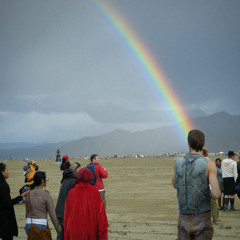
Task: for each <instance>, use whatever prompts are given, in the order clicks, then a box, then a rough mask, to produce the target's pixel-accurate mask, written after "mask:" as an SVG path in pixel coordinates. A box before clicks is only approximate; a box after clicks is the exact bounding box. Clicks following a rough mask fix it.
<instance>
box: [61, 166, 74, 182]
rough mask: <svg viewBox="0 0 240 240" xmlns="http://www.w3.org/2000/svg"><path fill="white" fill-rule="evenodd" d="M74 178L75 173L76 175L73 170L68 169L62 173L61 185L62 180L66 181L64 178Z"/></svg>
mask: <svg viewBox="0 0 240 240" xmlns="http://www.w3.org/2000/svg"><path fill="white" fill-rule="evenodd" d="M76 177H77V173H76V172H75V171H74V170H72V169H70V168H68V169H65V170H64V171H63V178H62V181H61V183H62V182H63V180H64V179H66V178H76Z"/></svg>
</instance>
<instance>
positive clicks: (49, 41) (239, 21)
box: [0, 0, 240, 143]
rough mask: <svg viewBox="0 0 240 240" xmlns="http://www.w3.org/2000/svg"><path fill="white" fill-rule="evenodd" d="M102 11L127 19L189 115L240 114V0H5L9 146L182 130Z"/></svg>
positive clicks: (0, 37)
mask: <svg viewBox="0 0 240 240" xmlns="http://www.w3.org/2000/svg"><path fill="white" fill-rule="evenodd" d="M99 6H111V8H112V9H114V11H115V12H117V14H118V15H119V16H121V18H122V19H124V22H125V23H126V25H127V26H128V29H130V31H131V32H132V33H133V34H134V35H135V36H137V39H138V40H139V41H140V42H141V43H142V45H143V46H144V48H145V49H147V51H148V53H149V54H150V56H151V58H152V59H153V60H154V62H155V63H156V65H157V67H158V69H159V71H160V72H161V73H162V74H164V76H165V81H166V82H167V84H168V85H169V86H170V87H171V91H172V94H173V95H174V96H175V97H176V99H177V100H178V101H179V103H181V105H180V106H181V108H182V109H183V110H184V112H185V113H186V114H185V117H197V116H205V115H209V114H213V113H216V112H219V111H226V112H228V113H230V114H233V115H240V108H239V106H238V104H237V103H238V102H239V89H240V81H239V76H240V44H239V43H240V14H239V12H240V1H239V0H213V1H209V0H202V1H192V0H181V1H179V0H111V1H109V0H108V1H107V0H104V1H93V0H81V1H79V0H68V1H67V0H65V1H63V0H60V1H59V0H51V1H46V0H45V1H44V0H43V1H30V0H28V1H26V0H21V1H19V0H11V1H7V0H0V43H1V44H0V61H1V62H0V86H1V87H0V123H1V124H0V143H13V142H32V143H38V142H60V141H68V140H74V139H80V138H82V137H86V136H96V135H101V134H106V133H108V132H111V131H113V130H115V129H125V130H128V131H140V130H145V129H154V128H159V127H161V126H165V125H169V124H177V125H179V122H177V121H176V119H174V118H173V112H174V111H175V110H174V107H176V106H173V105H169V104H168V103H167V102H166V99H164V97H163V92H164V89H162V91H160V90H159V89H157V87H156V85H155V84H154V83H153V80H152V79H151V77H149V76H147V75H146V73H145V72H144V69H143V67H142V66H140V65H139V63H138V61H137V57H136V55H134V53H133V52H131V51H130V49H129V48H128V46H127V44H126V42H124V41H123V39H121V36H120V35H119V34H118V33H117V29H114V27H113V26H111V24H110V22H108V21H107V19H106V16H104V14H103V11H102V10H101V8H99Z"/></svg>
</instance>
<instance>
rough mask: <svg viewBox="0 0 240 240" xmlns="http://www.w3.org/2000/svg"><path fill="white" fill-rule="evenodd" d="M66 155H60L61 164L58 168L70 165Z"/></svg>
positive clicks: (61, 168) (65, 167) (62, 168)
mask: <svg viewBox="0 0 240 240" xmlns="http://www.w3.org/2000/svg"><path fill="white" fill-rule="evenodd" d="M68 159H69V158H68V155H64V156H62V164H61V165H60V170H62V171H63V170H64V169H67V168H69V167H70V165H71V164H70V162H69V161H68Z"/></svg>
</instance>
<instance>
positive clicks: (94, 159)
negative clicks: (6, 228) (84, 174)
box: [90, 154, 108, 208]
mask: <svg viewBox="0 0 240 240" xmlns="http://www.w3.org/2000/svg"><path fill="white" fill-rule="evenodd" d="M90 160H91V163H90V165H92V164H93V165H94V166H95V175H96V179H97V180H96V182H95V183H94V184H93V186H94V187H95V188H96V189H97V190H98V191H99V193H100V194H101V197H102V200H103V203H104V206H105V208H106V205H107V203H106V198H105V190H104V185H103V181H102V179H103V178H107V177H108V172H107V170H106V169H105V168H104V167H102V166H101V165H100V164H99V161H100V159H99V156H98V155H97V154H93V155H92V156H91V157H90Z"/></svg>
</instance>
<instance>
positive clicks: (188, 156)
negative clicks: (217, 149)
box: [183, 153, 203, 162]
mask: <svg viewBox="0 0 240 240" xmlns="http://www.w3.org/2000/svg"><path fill="white" fill-rule="evenodd" d="M183 157H184V158H186V159H187V160H188V161H189V162H193V161H194V160H196V159H198V158H200V157H203V156H202V154H192V153H186V154H185V155H184V156H183Z"/></svg>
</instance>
